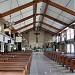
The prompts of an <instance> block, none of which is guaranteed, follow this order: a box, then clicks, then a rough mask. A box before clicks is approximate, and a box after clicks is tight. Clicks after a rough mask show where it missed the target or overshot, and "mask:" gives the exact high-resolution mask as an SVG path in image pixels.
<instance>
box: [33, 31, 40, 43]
mask: <svg viewBox="0 0 75 75" xmlns="http://www.w3.org/2000/svg"><path fill="white" fill-rule="evenodd" d="M34 34H35V35H36V43H38V35H39V34H40V33H38V32H36V33H34Z"/></svg>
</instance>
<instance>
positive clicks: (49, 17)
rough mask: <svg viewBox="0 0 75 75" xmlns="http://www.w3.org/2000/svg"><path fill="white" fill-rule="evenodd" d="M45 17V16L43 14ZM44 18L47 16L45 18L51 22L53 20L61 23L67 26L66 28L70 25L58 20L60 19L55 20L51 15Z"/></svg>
mask: <svg viewBox="0 0 75 75" xmlns="http://www.w3.org/2000/svg"><path fill="white" fill-rule="evenodd" d="M42 15H43V14H42ZM43 16H45V17H47V18H48V19H51V20H53V21H55V22H58V23H60V24H62V25H64V26H66V27H68V26H69V25H68V24H67V23H64V22H62V21H60V20H58V19H56V18H53V17H51V16H49V15H46V14H45V15H43Z"/></svg>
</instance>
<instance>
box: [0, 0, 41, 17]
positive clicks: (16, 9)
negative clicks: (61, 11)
mask: <svg viewBox="0 0 75 75" xmlns="http://www.w3.org/2000/svg"><path fill="white" fill-rule="evenodd" d="M41 1H42V0H37V1H36V2H35V1H32V2H29V3H27V4H24V5H22V6H19V7H17V8H14V9H11V10H9V11H6V12H4V13H2V17H4V16H7V15H10V14H12V13H15V12H17V11H19V10H22V9H25V8H27V7H30V6H32V5H35V4H37V3H39V2H41ZM0 18H1V17H0Z"/></svg>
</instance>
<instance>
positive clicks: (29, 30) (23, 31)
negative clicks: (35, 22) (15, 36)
mask: <svg viewBox="0 0 75 75" xmlns="http://www.w3.org/2000/svg"><path fill="white" fill-rule="evenodd" d="M32 30H33V28H30V29H28V30H25V31H23V32H21V33H22V34H24V33H26V32H30V31H32Z"/></svg>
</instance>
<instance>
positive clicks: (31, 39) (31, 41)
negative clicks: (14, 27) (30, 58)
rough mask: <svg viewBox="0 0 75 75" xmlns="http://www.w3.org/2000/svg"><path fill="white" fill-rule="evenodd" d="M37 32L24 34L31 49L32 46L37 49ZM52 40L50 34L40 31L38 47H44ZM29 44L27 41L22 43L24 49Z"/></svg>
mask: <svg viewBox="0 0 75 75" xmlns="http://www.w3.org/2000/svg"><path fill="white" fill-rule="evenodd" d="M34 33H35V31H30V32H29V33H28V34H26V33H24V34H23V38H25V39H27V40H28V42H29V43H28V44H29V47H30V45H31V47H32V48H34V47H36V45H37V44H36V35H35V34H34ZM50 39H51V35H50V34H48V33H45V32H44V31H40V34H39V35H38V47H41V48H42V47H43V45H44V43H45V41H49V40H50ZM26 44H27V43H26V42H25V41H22V47H24V46H25V45H26Z"/></svg>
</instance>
